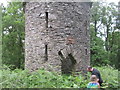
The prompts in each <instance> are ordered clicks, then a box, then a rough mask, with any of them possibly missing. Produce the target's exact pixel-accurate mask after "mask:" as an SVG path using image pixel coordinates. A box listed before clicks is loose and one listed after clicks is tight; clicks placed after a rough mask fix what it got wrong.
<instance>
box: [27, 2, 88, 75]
mask: <svg viewBox="0 0 120 90" xmlns="http://www.w3.org/2000/svg"><path fill="white" fill-rule="evenodd" d="M25 18H26V24H25V33H26V35H25V68H26V69H29V70H32V71H34V70H37V69H39V68H44V69H46V70H49V71H62V73H65V74H68V73H71V72H72V71H82V72H85V71H86V67H87V66H88V65H89V64H90V46H89V45H90V44H89V41H90V37H89V19H90V3H89V2H28V3H27V4H26V8H25Z"/></svg>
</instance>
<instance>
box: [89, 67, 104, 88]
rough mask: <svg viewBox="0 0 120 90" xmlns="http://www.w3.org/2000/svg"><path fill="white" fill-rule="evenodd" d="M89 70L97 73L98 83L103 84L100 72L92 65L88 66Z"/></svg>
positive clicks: (94, 73)
mask: <svg viewBox="0 0 120 90" xmlns="http://www.w3.org/2000/svg"><path fill="white" fill-rule="evenodd" d="M87 71H89V72H91V74H92V75H96V77H97V78H98V83H99V84H100V86H102V83H103V80H102V78H101V74H100V72H99V71H98V70H97V69H95V68H93V67H91V66H88V67H87Z"/></svg>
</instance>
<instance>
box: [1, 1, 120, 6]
mask: <svg viewBox="0 0 120 90" xmlns="http://www.w3.org/2000/svg"><path fill="white" fill-rule="evenodd" d="M10 1H11V0H0V3H3V5H4V6H7V2H10ZM35 1H36V0H35ZM64 1H65V0H64ZM94 1H101V0H94ZM103 1H107V2H115V3H116V4H117V3H118V2H119V1H120V0H103Z"/></svg>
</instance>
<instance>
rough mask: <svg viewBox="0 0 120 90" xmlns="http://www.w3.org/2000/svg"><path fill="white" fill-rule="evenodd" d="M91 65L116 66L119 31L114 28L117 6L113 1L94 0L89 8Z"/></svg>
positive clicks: (119, 39) (119, 38)
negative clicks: (96, 0) (99, 0)
mask: <svg viewBox="0 0 120 90" xmlns="http://www.w3.org/2000/svg"><path fill="white" fill-rule="evenodd" d="M91 14H92V17H91V25H90V31H91V33H90V35H91V43H90V45H91V48H90V50H91V65H93V66H96V65H97V66H98V65H100V66H101V65H106V64H109V65H111V66H115V67H116V68H118V60H119V56H120V54H119V49H120V48H119V45H120V43H119V42H120V33H119V31H118V29H117V28H116V23H115V19H117V7H116V5H115V4H114V3H105V2H102V1H101V2H95V3H94V4H93V7H92V9H91Z"/></svg>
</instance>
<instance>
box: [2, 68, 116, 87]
mask: <svg viewBox="0 0 120 90" xmlns="http://www.w3.org/2000/svg"><path fill="white" fill-rule="evenodd" d="M96 68H97V69H99V70H100V72H101V74H102V77H103V80H104V83H103V88H118V78H117V77H118V76H117V75H118V71H117V70H115V69H114V68H112V67H110V66H105V67H96ZM0 72H1V73H2V75H0V78H2V82H1V83H0V84H2V87H3V88H86V86H87V84H88V82H89V77H90V74H89V73H88V79H85V77H83V76H82V75H79V76H72V75H69V76H67V75H59V74H57V73H55V72H49V71H45V70H38V71H36V72H32V73H30V72H29V71H27V70H20V69H15V70H10V69H4V68H3V70H0Z"/></svg>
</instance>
